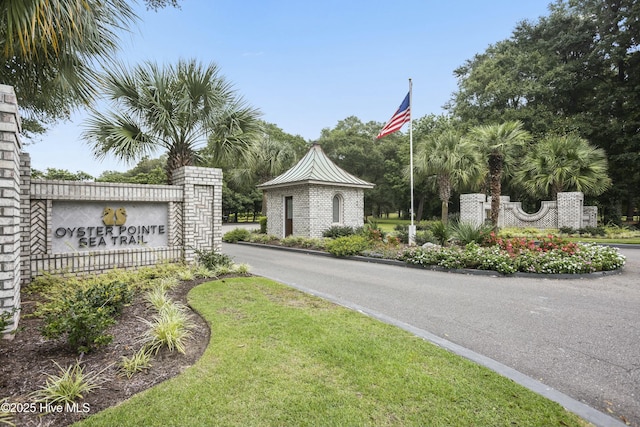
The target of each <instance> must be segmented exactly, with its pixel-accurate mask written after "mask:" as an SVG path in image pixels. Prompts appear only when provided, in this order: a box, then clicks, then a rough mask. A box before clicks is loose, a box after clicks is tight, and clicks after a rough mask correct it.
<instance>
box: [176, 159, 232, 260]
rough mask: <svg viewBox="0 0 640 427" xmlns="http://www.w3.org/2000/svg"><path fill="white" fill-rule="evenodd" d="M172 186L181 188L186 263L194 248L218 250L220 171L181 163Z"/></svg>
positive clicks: (220, 229)
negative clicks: (182, 190)
mask: <svg viewBox="0 0 640 427" xmlns="http://www.w3.org/2000/svg"><path fill="white" fill-rule="evenodd" d="M173 185H180V186H182V187H183V188H184V204H183V215H182V217H183V221H184V225H183V228H182V230H183V231H182V232H183V240H182V241H183V244H184V258H185V261H186V262H193V261H194V260H195V258H196V256H195V250H196V249H197V250H202V251H217V252H219V251H220V250H221V249H222V171H221V170H220V169H212V168H199V167H194V166H184V167H181V168H180V169H177V170H175V171H174V172H173Z"/></svg>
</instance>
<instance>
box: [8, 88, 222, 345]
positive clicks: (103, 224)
mask: <svg viewBox="0 0 640 427" xmlns="http://www.w3.org/2000/svg"><path fill="white" fill-rule="evenodd" d="M19 133H20V117H19V114H18V107H17V104H16V97H15V94H14V92H13V89H12V88H11V87H10V86H3V85H0V193H1V197H0V314H3V313H10V316H11V319H10V325H9V327H8V328H7V330H6V331H0V333H3V332H5V333H8V332H11V331H13V330H14V329H16V328H17V325H18V320H19V307H20V287H21V286H22V285H24V284H27V283H29V282H30V281H31V279H32V278H34V277H36V276H37V275H39V274H43V273H52V274H56V273H67V274H95V273H101V272H104V271H107V270H111V269H113V268H124V269H126V268H137V267H141V266H147V265H154V264H157V263H158V262H162V261H169V262H175V261H186V262H192V261H194V260H195V257H196V251H197V250H203V251H211V250H217V251H219V250H220V249H221V246H222V171H220V170H219V169H210V168H198V167H183V168H180V169H178V170H176V171H174V174H173V182H172V184H173V185H135V184H115V183H95V182H76V181H51V180H37V179H31V162H30V158H29V155H28V154H26V153H22V152H21V145H20V139H19ZM6 337H11V335H10V334H7V335H6Z"/></svg>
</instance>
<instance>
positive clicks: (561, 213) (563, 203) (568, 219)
mask: <svg viewBox="0 0 640 427" xmlns="http://www.w3.org/2000/svg"><path fill="white" fill-rule="evenodd" d="M583 204H584V194H582V193H581V192H571V193H558V228H561V227H571V228H573V229H576V230H577V229H579V228H582V214H583V212H582V206H583Z"/></svg>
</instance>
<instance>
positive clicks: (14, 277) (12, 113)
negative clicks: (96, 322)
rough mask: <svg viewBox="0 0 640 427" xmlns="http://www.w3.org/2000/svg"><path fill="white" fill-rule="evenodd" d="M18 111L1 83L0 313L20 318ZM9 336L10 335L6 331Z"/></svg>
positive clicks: (10, 92) (9, 90) (15, 319)
mask: <svg viewBox="0 0 640 427" xmlns="http://www.w3.org/2000/svg"><path fill="white" fill-rule="evenodd" d="M19 133H20V115H19V113H18V104H17V100H16V95H15V92H14V91H13V87H11V86H7V85H0V194H1V197H0V314H4V313H10V315H11V317H10V324H9V326H8V328H7V330H5V331H0V334H2V333H3V332H5V333H6V332H11V331H13V330H15V329H16V328H17V327H18V321H19V319H20V312H19V311H18V309H19V308H20V149H21V144H20V137H19ZM5 337H6V338H11V337H12V335H5Z"/></svg>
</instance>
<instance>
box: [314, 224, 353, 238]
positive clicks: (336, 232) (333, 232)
mask: <svg viewBox="0 0 640 427" xmlns="http://www.w3.org/2000/svg"><path fill="white" fill-rule="evenodd" d="M355 233H356V230H355V229H354V228H353V227H349V226H346V225H332V226H331V227H330V228H328V229H326V230H325V231H323V232H322V237H329V238H331V239H337V238H338V237H345V236H352V235H354V234H355Z"/></svg>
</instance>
